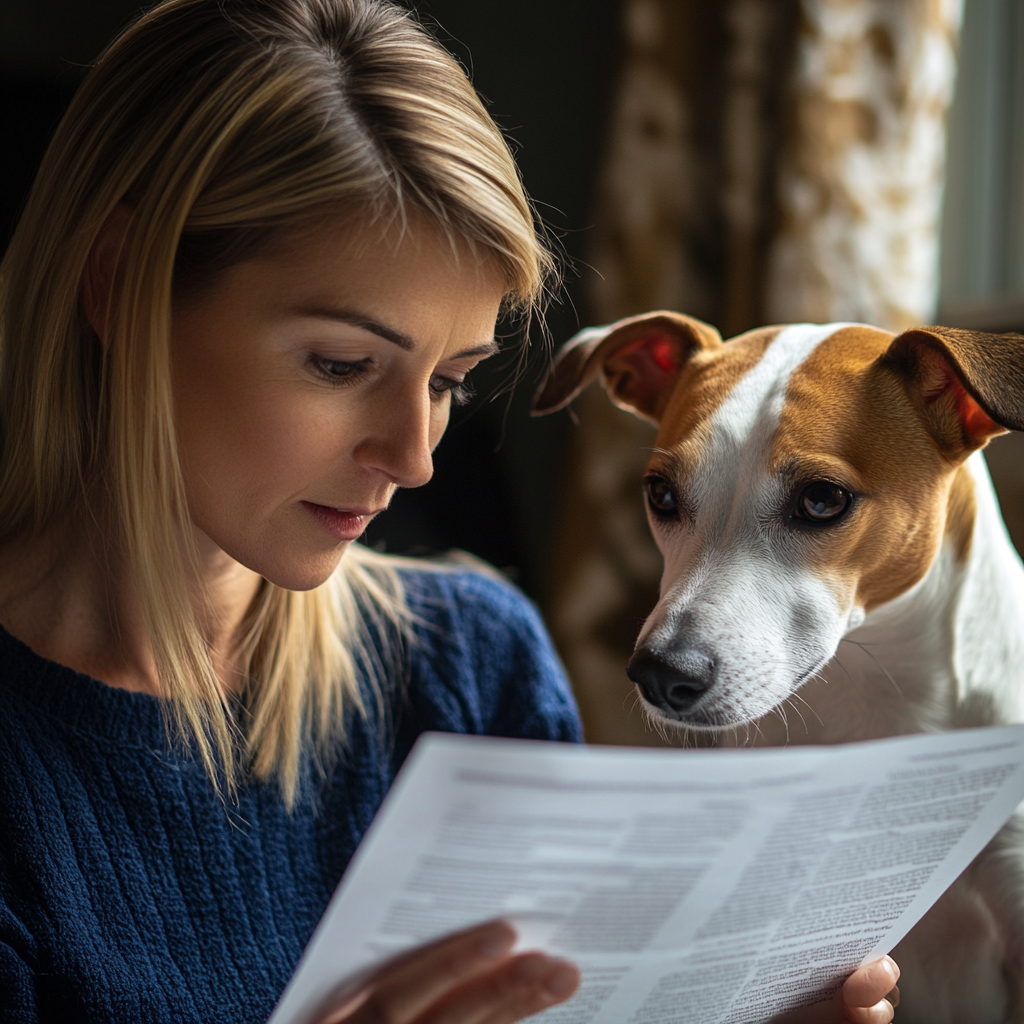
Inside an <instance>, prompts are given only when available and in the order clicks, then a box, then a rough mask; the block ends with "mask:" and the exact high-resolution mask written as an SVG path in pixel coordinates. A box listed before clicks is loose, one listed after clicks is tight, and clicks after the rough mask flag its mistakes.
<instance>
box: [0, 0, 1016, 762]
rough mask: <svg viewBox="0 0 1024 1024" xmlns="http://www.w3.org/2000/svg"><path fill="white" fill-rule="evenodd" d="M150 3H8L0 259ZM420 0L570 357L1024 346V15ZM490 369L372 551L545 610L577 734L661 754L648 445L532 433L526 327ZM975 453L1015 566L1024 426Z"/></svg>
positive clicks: (1006, 4)
mask: <svg viewBox="0 0 1024 1024" xmlns="http://www.w3.org/2000/svg"><path fill="white" fill-rule="evenodd" d="M139 7H140V5H139V3H138V0H135V2H130V0H3V2H2V3H0V138H2V140H3V150H2V153H3V159H2V160H0V244H5V242H6V238H7V237H8V235H9V232H10V231H11V230H12V228H13V225H14V223H15V220H16V217H17V212H18V209H19V208H20V205H21V203H22V202H23V200H24V196H25V194H26V191H27V189H28V186H29V183H30V181H31V177H32V174H33V172H34V169H35V166H36V164H37V162H38V159H39V156H40V154H41V152H42V149H43V147H44V146H45V143H46V141H47V139H48V137H49V135H50V133H51V132H52V130H53V128H54V127H55V125H56V122H57V120H58V119H59V117H60V114H61V112H62V110H63V109H64V107H65V106H66V104H67V102H68V100H69V98H70V96H71V94H72V93H73V91H74V88H75V87H76V85H77V83H78V82H79V81H80V78H81V75H82V73H83V69H84V67H85V66H86V65H87V64H88V63H89V61H90V60H91V59H92V58H93V57H94V56H95V55H96V53H97V52H98V51H99V49H100V48H101V47H102V45H103V43H104V42H105V41H106V40H107V39H108V38H109V37H110V36H111V35H112V34H113V33H114V32H115V31H116V30H117V28H118V27H119V26H121V25H122V24H124V23H125V22H126V21H127V20H128V19H130V18H131V17H132V16H133V15H134V14H135V13H136V12H137V11H138V9H139ZM416 7H417V10H418V11H419V12H420V13H421V15H422V16H423V18H424V19H425V20H426V21H427V22H428V23H429V24H431V25H433V26H434V27H435V29H436V31H437V32H438V34H439V35H440V36H441V38H442V40H443V41H444V42H445V43H446V45H448V46H449V48H450V49H451V50H452V51H453V52H454V53H455V54H456V56H458V57H459V59H460V60H462V62H463V63H464V64H465V65H466V67H467V68H468V69H470V71H471V73H472V77H473V80H474V82H475V84H476V86H477V88H478V89H479V90H480V91H481V93H482V94H483V95H484V97H485V99H486V100H487V102H488V104H489V109H490V110H491V112H492V114H493V115H494V116H495V118H496V119H497V120H498V122H499V123H500V124H501V125H502V126H503V127H504V128H505V130H506V131H507V132H508V134H509V137H510V138H511V139H512V141H513V143H514V146H515V149H516V151H517V156H518V160H519V163H520V166H521V167H522V170H523V175H524V178H525V181H526V184H527V187H528V189H529V191H530V193H531V194H532V196H533V197H534V199H535V200H536V202H537V204H538V206H539V208H540V211H541V213H542V215H543V216H544V217H545V219H546V220H547V222H548V223H549V224H550V225H551V226H552V228H553V230H554V232H555V234H556V236H557V237H558V239H559V240H560V244H561V245H563V247H564V249H565V251H566V253H567V255H568V257H569V260H570V264H571V265H572V267H573V268H574V269H570V271H569V273H568V275H567V281H566V289H565V292H564V295H563V298H562V301H561V302H560V303H559V304H557V305H556V306H555V307H554V308H553V309H552V310H551V313H550V316H549V326H550V330H551V334H552V336H553V338H554V341H555V343H556V344H558V343H560V342H562V341H564V340H565V339H566V338H568V337H569V336H570V335H571V334H573V333H574V332H575V331H576V330H577V328H578V327H579V326H581V325H585V324H588V323H597V322H606V321H608V320H610V319H613V318H615V317H618V316H622V315H627V314H629V313H633V312H638V311H642V310H645V309H650V308H654V307H660V306H669V307H673V308H677V309H681V310H684V311H686V312H688V313H691V314H694V315H697V316H700V317H702V318H704V319H706V320H709V321H710V322H712V323H714V324H716V325H717V326H718V327H719V328H720V329H721V330H722V332H723V334H724V335H725V336H727V337H728V336H730V335H732V334H736V333H738V332H740V331H742V330H744V329H746V328H748V327H751V326H755V325H758V324H761V323H765V322H772V321H778V320H787V321H789V320H799V319H831V318H844V319H863V320H868V321H870V322H874V323H878V324H880V325H883V326H888V327H891V328H894V329H898V328H900V327H903V326H906V325H908V324H910V323H914V322H921V321H932V322H935V321H938V322H943V323H949V324H955V325H960V326H973V327H980V328H983V329H989V330H1013V329H1017V330H1022V329H1024V0H716V2H715V3H707V2H706V0H547V2H543V0H517V2H516V3H511V2H508V0H422V2H417V3H416ZM947 125H948V140H947ZM947 155H948V159H947ZM940 242H941V246H940ZM494 362H496V364H497V365H495V366H489V365H486V364H485V366H486V369H485V370H484V372H482V373H479V374H478V375H477V378H476V380H475V381H474V383H475V386H476V389H477V391H478V395H479V397H478V399H477V400H476V401H475V402H474V403H473V404H472V405H471V406H470V407H469V408H467V409H466V410H464V411H461V412H460V413H459V414H458V415H457V417H456V418H455V421H454V422H453V425H452V428H451V429H450V430H449V433H448V435H447V436H446V437H445V439H444V440H443V442H442V444H441V446H440V448H439V449H438V452H437V454H436V458H435V462H436V473H435V478H434V480H433V481H432V482H431V483H430V484H429V485H428V486H427V487H425V488H422V489H420V490H418V491H413V492H408V493H404V494H400V495H399V496H398V497H397V498H396V500H395V503H394V505H393V507H392V508H391V509H390V510H389V511H388V512H387V513H386V514H385V515H384V516H382V517H381V518H380V520H379V521H378V522H377V523H375V524H374V526H373V528H372V530H371V533H370V536H369V540H370V542H372V543H375V544H379V545H382V546H384V547H386V548H387V549H388V550H391V551H399V552H427V551H439V550H445V549H448V548H450V547H461V548H465V549H467V550H469V551H471V552H474V553H475V554H478V555H480V556H481V557H483V558H485V559H487V560H488V561H490V562H492V563H494V564H495V565H497V566H498V567H499V568H502V569H504V570H506V571H508V572H509V573H510V575H512V576H513V578H515V579H516V580H517V581H518V582H519V583H520V585H521V586H523V587H524V588H525V589H526V590H527V592H528V593H529V594H530V595H531V596H533V597H534V598H535V599H536V600H537V601H538V602H540V603H541V604H542V607H543V608H544V611H545V613H546V615H547V617H548V621H549V623H550V625H551V627H552V631H553V633H554V636H555V638H556V641H557V642H558V644H559V647H560V650H561V652H562V655H563V657H564V659H565V661H566V665H567V667H568V669H569V670H570V674H571V675H572V677H573V679H574V684H575V686H576V688H577V693H578V696H579V697H580V701H581V705H582V708H583V712H584V717H585V721H586V726H587V731H588V735H589V737H590V738H591V739H592V740H595V741H599V742H628V743H660V742H663V740H662V739H661V738H660V737H658V736H657V735H655V734H654V733H652V732H651V731H650V730H649V728H648V727H647V726H646V725H645V723H644V722H643V721H642V720H641V718H640V716H639V714H638V712H637V711H636V708H635V699H634V697H633V694H632V687H631V686H630V684H629V682H628V680H627V679H626V677H625V674H624V666H625V663H626V661H627V659H628V656H629V653H630V651H631V649H632V645H633V641H634V639H635V637H636V633H637V631H638V629H639V626H640V624H641V622H642V621H643V619H644V617H645V615H646V614H647V612H648V611H649V610H650V608H651V607H652V605H653V602H654V600H655V597H656V593H657V582H658V577H659V575H660V559H659V557H658V555H657V552H656V551H655V549H654V547H653V544H652V543H651V541H650V539H649V537H648V533H647V527H646V524H645V522H644V518H643V512H642V506H641V502H640V496H639V487H638V480H639V475H640V470H641V469H642V466H643V464H644V462H645V461H646V456H647V451H648V449H649V446H650V444H651V442H652V437H653V435H652V433H651V431H650V429H649V428H647V427H645V426H644V425H643V424H641V423H639V421H637V420H635V419H633V418H631V417H629V416H627V415H626V414H624V413H621V412H619V411H618V410H615V409H614V408H613V407H612V406H611V405H610V404H609V403H608V402H607V400H606V399H605V398H604V396H603V393H601V392H600V390H599V389H598V388H592V389H590V390H589V391H588V392H586V393H585V394H584V395H582V396H581V397H580V399H579V400H578V401H577V402H576V403H575V407H574V409H573V411H572V412H571V413H561V414H558V415H557V416H555V417H551V418H548V419H543V420H531V419H530V418H529V417H528V416H527V409H528V405H529V397H530V394H531V393H532V391H533V389H534V387H535V385H536V382H537V380H538V378H539V377H540V376H541V375H542V374H543V370H544V367H545V365H546V362H547V352H546V350H545V347H544V343H543V338H541V337H539V336H538V337H535V338H534V339H533V344H532V347H531V356H530V360H529V363H528V366H527V369H526V373H525V376H524V378H523V380H522V381H521V382H520V384H519V386H518V387H517V388H515V389H514V391H513V392H511V393H509V392H508V384H509V380H510V376H511V374H512V369H513V367H512V362H513V360H512V359H511V358H507V359H505V362H504V364H502V361H501V360H500V359H499V360H496V361H494ZM499 392H501V394H499V397H498V398H496V399H495V400H493V401H491V400H489V399H490V398H491V397H492V396H494V395H495V394H496V393H499ZM989 462H990V465H991V467H992V469H993V473H994V475H995V477H996V482H997V486H998V489H999V491H1000V496H1001V500H1002V504H1003V509H1004V514H1005V517H1006V519H1007V522H1008V524H1009V526H1010V529H1011V533H1012V534H1013V536H1014V538H1015V540H1016V542H1017V544H1018V547H1019V548H1022V547H1024V436H1020V435H1014V436H1012V437H1009V438H1005V439H999V440H997V441H996V442H994V443H993V445H992V446H991V448H990V450H989Z"/></svg>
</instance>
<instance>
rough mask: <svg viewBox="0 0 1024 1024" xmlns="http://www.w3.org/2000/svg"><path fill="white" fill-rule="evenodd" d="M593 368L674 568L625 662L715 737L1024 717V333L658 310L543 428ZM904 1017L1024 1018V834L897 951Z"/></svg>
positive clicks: (908, 1022)
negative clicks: (996, 440) (1014, 499)
mask: <svg viewBox="0 0 1024 1024" xmlns="http://www.w3.org/2000/svg"><path fill="white" fill-rule="evenodd" d="M598 375H600V376H601V378H602V379H603V382H604V385H605V387H606V388H607V390H608V392H609V394H610V396H611V398H612V400H613V401H614V402H615V403H616V404H618V405H620V406H622V407H623V408H626V409H628V410H630V411H632V412H634V413H636V414H637V415H639V416H642V417H646V418H647V419H649V420H652V421H654V422H655V423H656V424H657V425H658V428H659V429H658V438H657V442H656V447H655V448H654V450H653V454H652V456H651V458H650V461H649V463H648V466H647V472H646V476H645V478H644V490H645V493H646V502H647V511H648V518H649V521H650V526H651V530H652V532H653V534H654V537H655V540H656V542H657V544H658V547H659V548H660V549H661V552H662V554H663V556H664V561H665V568H664V575H663V577H662V583H661V597H660V600H659V601H658V604H657V606H656V607H655V608H654V610H653V611H652V612H651V614H650V616H649V617H648V619H647V621H646V622H645V624H644V626H643V628H642V630H641V633H640V637H639V639H638V641H637V644H636V649H635V653H634V655H633V657H632V659H631V661H630V663H629V667H628V672H629V676H630V678H631V679H632V680H633V681H634V683H635V684H636V686H637V689H638V690H639V692H640V695H641V696H642V698H643V701H644V704H645V706H646V708H647V710H648V711H649V713H651V714H652V715H654V716H657V717H659V718H660V719H662V720H667V721H669V722H673V723H677V724H679V725H680V726H684V727H687V728H689V729H698V730H715V731H718V732H720V733H721V734H722V742H732V743H742V742H751V743H754V744H758V745H761V744H772V745H779V744H784V743H790V742H798V743H836V742H843V741H848V740H863V739H869V738H874V737H880V736H890V735H895V734H900V733H912V732H926V731H931V730H936V729H952V728H961V727H965V726H976V725H985V724H994V723H1003V722H1014V721H1022V720H1024V568H1022V566H1021V562H1020V559H1019V558H1018V557H1017V554H1016V552H1015V551H1014V550H1013V548H1012V546H1011V544H1010V541H1009V538H1008V537H1007V534H1006V530H1005V528H1004V526H1003V523H1002V519H1001V518H1000V515H999V510H998V506H997V503H996V499H995V495H994V492H993V489H992V485H991V482H990V480H989V477H988V473H987V471H986V468H985V463H984V461H983V458H982V456H981V454H980V451H979V449H981V448H982V447H984V445H985V444H986V443H987V442H988V440H989V439H990V438H991V437H993V436H995V435H997V434H1001V433H1005V432H1006V430H1007V429H1014V430H1024V336H1021V335H985V334H980V333H976V332H970V331H962V330H955V329H951V328H943V327H927V328H919V329H914V330H910V331H906V332H905V333H903V334H901V335H899V336H898V337H894V335H893V334H891V333H890V332H887V331H883V330H879V329H878V328H874V327H868V326H865V325H863V324H825V325H819V324H793V325H789V326H784V327H766V328H762V329H759V330H755V331H750V332H749V333H747V334H743V335H741V336H739V337H737V338H733V339H732V340H730V341H728V342H723V341H722V339H721V337H720V336H719V334H718V332H717V331H716V330H715V329H714V328H713V327H710V326H708V325H707V324H705V323H702V322H700V321H699V320H694V319H692V318H690V317H686V316H683V315H681V314H678V313H671V312H658V313H651V314H647V315H644V316H637V317H631V318H629V319H627V320H622V321H619V322H618V323H615V324H611V325H609V326H606V327H599V328H593V329H589V330H585V331H583V332H581V333H580V334H578V335H577V336H576V337H575V338H573V339H572V340H571V341H569V342H568V343H567V344H566V346H565V347H564V348H563V349H562V351H561V352H560V354H559V356H558V358H557V360H556V363H555V366H554V367H553V369H552V372H551V374H550V375H549V377H548V379H547V381H546V382H545V384H544V386H543V387H542V389H541V391H540V393H539V394H538V396H537V398H536V400H535V404H534V409H535V414H537V415H542V414H544V413H547V412H553V411H555V410H556V409H559V408H561V407H563V406H564V405H566V404H567V403H568V402H570V401H571V400H572V399H573V397H575V396H576V395H577V394H578V393H579V392H580V391H581V390H582V388H583V387H585V386H586V385H587V384H588V383H589V382H590V381H591V380H592V379H593V378H594V377H596V376H598ZM896 957H897V960H898V961H899V962H900V964H901V967H902V968H903V979H902V981H901V986H900V987H901V990H902V992H903V1001H902V1004H901V1006H900V1010H899V1018H900V1020H901V1021H902V1022H903V1024H912V1022H921V1024H925V1022H927V1024H944V1022H947V1021H948V1022H949V1024H990V1022H991V1024H1002V1022H1009V1021H1014V1022H1019V1021H1021V1020H1024V827H1022V825H1021V824H1020V823H1019V822H1012V823H1011V824H1010V825H1009V826H1007V828H1005V829H1004V830H1003V832H1002V833H1000V835H999V836H998V837H997V839H996V840H994V841H993V843H992V844H991V845H990V846H989V848H988V849H987V850H986V852H985V853H984V854H982V856H981V857H979V858H978V860H977V861H975V863H974V864H973V865H972V867H971V868H970V869H969V871H968V872H966V873H965V875H964V876H963V877H962V878H961V879H960V881H958V882H957V884H956V885H955V886H954V887H953V888H952V889H951V890H950V891H949V893H947V894H946V896H944V897H943V899H942V900H941V901H940V902H939V904H937V906H936V907H935V908H934V909H933V911H932V912H931V913H930V914H929V915H928V916H927V917H926V918H925V919H924V921H923V922H922V924H921V925H919V926H918V928H916V929H914V931H913V932H911V934H910V936H908V938H907V939H906V940H904V942H903V943H901V945H900V947H899V948H898V950H897V951H896Z"/></svg>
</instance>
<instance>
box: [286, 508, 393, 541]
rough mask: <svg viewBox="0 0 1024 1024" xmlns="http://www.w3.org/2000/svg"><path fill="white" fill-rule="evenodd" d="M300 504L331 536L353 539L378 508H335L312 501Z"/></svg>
mask: <svg viewBox="0 0 1024 1024" xmlns="http://www.w3.org/2000/svg"><path fill="white" fill-rule="evenodd" d="M301 504H302V506H303V507H304V508H305V509H306V510H307V511H308V512H309V513H310V514H311V515H312V516H313V518H314V519H315V520H316V521H317V522H318V523H319V524H320V525H321V526H322V527H323V528H324V529H325V530H326V531H327V532H328V533H329V534H330V535H331V536H332V537H336V538H337V539H338V540H355V539H356V538H357V537H359V536H360V535H361V534H362V532H363V530H365V529H366V524H367V523H368V522H369V521H370V520H371V519H372V518H373V517H374V516H375V515H376V514H377V512H378V511H380V510H379V509H373V510H367V509H337V508H331V507H330V506H329V505H317V504H316V503H315V502H312V501H303V502H301Z"/></svg>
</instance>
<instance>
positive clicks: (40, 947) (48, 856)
mask: <svg viewBox="0 0 1024 1024" xmlns="http://www.w3.org/2000/svg"><path fill="white" fill-rule="evenodd" d="M405 582H406V585H407V588H408V593H409V600H410V604H411V606H412V609H413V611H414V612H415V613H416V614H417V615H418V616H419V617H420V618H421V619H422V620H424V621H425V623H426V624H425V625H423V626H422V627H417V630H416V632H417V642H415V643H414V644H412V645H411V646H410V649H409V654H408V661H409V672H408V674H407V679H406V682H405V685H404V687H402V688H396V689H395V692H394V693H392V694H391V695H390V696H389V701H390V708H389V712H388V719H389V723H388V725H387V727H386V728H382V727H381V726H380V723H375V722H374V721H372V720H371V721H369V722H367V721H363V720H361V719H359V718H358V717H355V716H353V718H352V719H351V724H350V728H349V732H348V738H347V741H346V744H345V748H344V752H343V754H342V755H341V756H340V758H339V760H338V762H337V765H336V766H335V767H333V768H332V769H331V770H330V772H329V773H328V775H327V778H326V780H325V781H321V780H318V779H317V777H316V776H315V775H314V774H313V773H309V781H308V782H307V785H306V788H305V792H304V794H303V797H302V799H301V800H300V801H299V804H298V806H297V807H296V808H295V809H293V810H292V811H291V812H289V811H288V810H286V808H285V807H284V806H283V805H282V803H281V800H280V798H279V796H278V793H277V791H276V789H275V788H274V787H273V786H270V785H260V784H257V783H254V782H250V783H248V784H246V785H245V786H244V787H243V788H242V789H241V792H240V793H239V796H238V799H237V801H236V802H234V803H232V804H231V805H230V806H229V807H227V808H225V806H224V804H223V803H222V802H221V801H220V800H219V799H218V797H217V795H216V794H215V793H214V791H213V789H212V787H211V786H210V784H209V782H208V780H207V778H206V776H205V775H204V773H203V772H202V770H201V769H200V768H199V767H197V765H196V764H195V762H194V761H193V760H192V759H191V758H189V757H188V756H185V755H183V754H180V753H177V752H175V749H174V748H172V747H169V745H168V742H167V739H166V733H165V728H164V723H163V719H162V716H161V711H160V706H159V704H158V702H157V701H156V700H155V699H153V698H151V697H148V696H145V695H142V694H135V693H129V692H127V691H124V690H117V689H114V688H112V687H108V686H105V685H104V684H103V683H100V682H97V681H96V680H94V679H90V678H89V677H88V676H83V675H79V674H78V673H75V672H73V671H72V670H71V669H68V668H66V667H64V666H61V665H58V664H56V663H54V662H51V661H46V660H45V659H43V658H40V657H39V656H38V655H36V654H35V653H34V652H32V651H31V650H30V649H29V648H28V647H26V646H25V645H24V644H22V643H20V642H19V641H18V640H16V639H14V638H13V637H11V636H10V635H9V634H7V633H5V632H3V631H2V630H0V1024H39V1022H58V1021H60V1022H67V1024H70V1022H74V1024H101V1022H102V1024H128V1022H133V1024H136V1022H137V1024H141V1022H145V1024H150V1022H152V1024H157V1022H175V1024H177V1022H183V1024H184V1022H188V1024H193V1022H195V1024H222V1022H223V1024H228V1022H231V1024H241V1022H258V1021H263V1020H265V1019H266V1018H267V1016H268V1015H269V1014H270V1012H271V1010H272V1008H273V1006H274V1003H275V1002H276V1000H277V998H278V996H279V995H280V993H281V991H282V989H283V988H284V986H285V984H286V982H287V981H288V978H289V976H290V975H291V973H292V971H293V969H294V967H295V964H296V963H297V961H298V959H299V956H300V955H301V953H302V950H303V947H304V946H305V944H306V942H307V941H308V939H309V937H310V935H311V934H312V932H313V929H314V928H315V926H316V924H317V921H318V920H319V918H320V915H321V914H322V913H323V911H324V909H325V907H326V905H327V901H328V899H329V898H330V896H331V893H332V892H333V890H334V887H335V886H336V885H337V884H338V881H339V879H340V878H341V875H342V873H343V872H344V870H345V866H346V865H347V864H348V862H349V859H350V858H351V856H352V854H353V852H354V851H355V848H356V846H357V844H358V843H359V840H360V838H361V837H362V835H363V833H364V832H365V831H366V829H367V827H368V826H369V824H370V821H371V820H372V818H373V816H374V813H375V812H376V810H377V808H378V807H379V806H380V803H381V801H382V800H383V798H384V795H385V793H386V792H387V790H388V787H389V786H390V785H391V783H392V781H393V779H394V777H395V774H396V772H397V770H398V768H399V767H400V766H401V764H402V761H403V760H404V759H405V757H406V755H407V754H408V752H409V749H410V748H411V746H412V744H413V742H414V741H415V739H416V737H417V736H418V735H419V734H420V733H421V732H424V731H427V730H439V731H444V732H459V733H487V734H492V735H499V736H520V737H527V738H536V739H551V740H566V741H575V740H579V739H580V727H579V722H578V718H577V715H576V710H575V707H574V705H573V702H572V698H571V696H570V693H569V689H568V686H567V683H566V681H565V678H564V675H563V673H562V670H561V668H560V666H559V663H558V660H557V658H556V656H555V654H554V652H553V650H552V648H551V644H550V641H549V640H548V638H547V636H546V634H545V632H544V629H543V627H542V625H541V623H540V621H539V619H538V617H537V615H536V613H535V612H534V610H533V609H532V607H531V606H530V605H529V604H528V603H527V602H526V601H525V599H524V598H523V597H522V596H521V595H519V594H518V593H517V592H516V591H514V590H513V589H512V588H510V587H507V586H505V585H503V584H501V583H498V582H495V581H493V580H491V579H490V578H487V577H484V576H481V575H478V574H475V573H468V572H458V573H434V572H427V571H410V572H408V573H406V574H405ZM314 780H316V781H314Z"/></svg>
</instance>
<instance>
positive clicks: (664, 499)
mask: <svg viewBox="0 0 1024 1024" xmlns="http://www.w3.org/2000/svg"><path fill="white" fill-rule="evenodd" d="M644 489H645V490H646V492H647V504H648V505H650V507H651V511H652V512H653V513H654V514H655V515H656V516H659V517H660V518H662V519H678V518H679V505H678V502H677V501H676V496H675V494H674V493H673V491H672V485H671V484H670V483H669V482H668V481H667V480H666V479H665V478H664V477H661V476H649V477H647V478H646V479H645V480H644Z"/></svg>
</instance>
